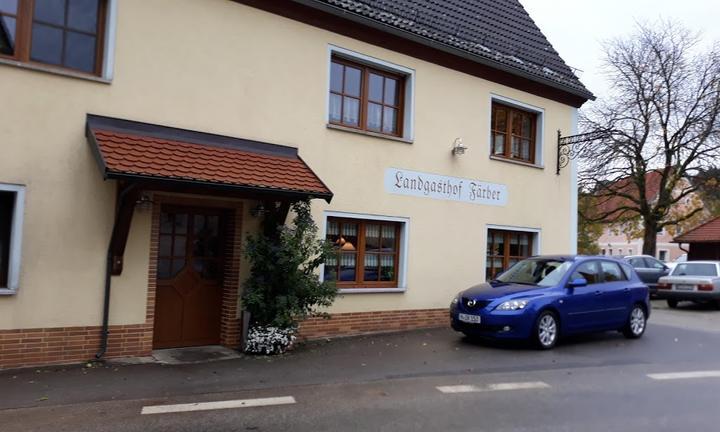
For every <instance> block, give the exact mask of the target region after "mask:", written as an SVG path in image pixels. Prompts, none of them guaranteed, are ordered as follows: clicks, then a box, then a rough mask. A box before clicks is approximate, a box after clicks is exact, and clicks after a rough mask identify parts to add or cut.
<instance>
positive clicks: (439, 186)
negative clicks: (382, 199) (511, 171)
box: [385, 168, 508, 206]
mask: <svg viewBox="0 0 720 432" xmlns="http://www.w3.org/2000/svg"><path fill="white" fill-rule="evenodd" d="M385 190H386V191H387V192H389V193H392V194H397V195H409V196H415V197H422V198H435V199H441V200H448V201H461V202H467V203H472V204H482V205H494V206H504V205H506V204H507V200H508V194H507V187H506V186H505V185H502V184H497V183H488V182H484V181H480V180H476V179H468V178H460V177H450V176H445V175H438V174H430V173H424V172H418V171H410V170H406V169H400V168H388V169H386V170H385Z"/></svg>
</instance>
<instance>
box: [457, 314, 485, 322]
mask: <svg viewBox="0 0 720 432" xmlns="http://www.w3.org/2000/svg"><path fill="white" fill-rule="evenodd" d="M458 319H459V320H460V321H462V322H466V323H471V324H480V320H481V318H480V315H469V314H464V313H461V314H458Z"/></svg>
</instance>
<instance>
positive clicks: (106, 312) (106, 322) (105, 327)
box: [95, 183, 136, 360]
mask: <svg viewBox="0 0 720 432" xmlns="http://www.w3.org/2000/svg"><path fill="white" fill-rule="evenodd" d="M135 186H136V185H135V183H131V184H130V185H128V186H126V187H125V188H123V189H122V190H121V191H120V193H119V194H118V199H117V202H118V205H117V206H116V207H115V220H114V221H113V227H112V233H111V235H110V243H109V244H108V249H107V257H106V260H105V298H104V300H103V323H102V331H101V333H100V349H99V350H98V352H97V353H95V359H96V360H100V359H101V358H102V357H103V356H104V355H105V353H106V352H107V346H108V336H109V334H110V331H109V328H110V287H111V285H112V284H111V281H112V267H113V250H112V246H113V241H114V240H115V230H116V228H117V224H118V219H119V218H118V216H119V214H120V207H121V206H122V203H123V200H124V199H125V196H126V195H127V194H128V193H129V192H130V191H132V190H133V189H134V188H135Z"/></svg>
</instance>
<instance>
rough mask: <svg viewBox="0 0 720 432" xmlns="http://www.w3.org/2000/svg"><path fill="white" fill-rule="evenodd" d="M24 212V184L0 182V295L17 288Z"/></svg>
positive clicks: (10, 292)
mask: <svg viewBox="0 0 720 432" xmlns="http://www.w3.org/2000/svg"><path fill="white" fill-rule="evenodd" d="M24 213H25V186H20V185H12V184H2V183H0V295H7V294H15V293H16V292H17V289H18V285H19V280H20V256H21V253H22V252H21V246H22V230H23V228H22V227H23V217H24Z"/></svg>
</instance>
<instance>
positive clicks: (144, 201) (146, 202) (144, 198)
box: [135, 192, 154, 211]
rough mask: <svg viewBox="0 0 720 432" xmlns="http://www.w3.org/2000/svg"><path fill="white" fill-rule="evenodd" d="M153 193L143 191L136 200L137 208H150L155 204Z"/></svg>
mask: <svg viewBox="0 0 720 432" xmlns="http://www.w3.org/2000/svg"><path fill="white" fill-rule="evenodd" d="M153 202H154V201H153V200H152V195H150V193H149V192H143V193H142V194H141V195H140V197H139V198H138V199H137V201H135V208H136V209H137V210H143V211H144V210H150V209H151V208H152V206H153Z"/></svg>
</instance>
